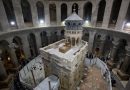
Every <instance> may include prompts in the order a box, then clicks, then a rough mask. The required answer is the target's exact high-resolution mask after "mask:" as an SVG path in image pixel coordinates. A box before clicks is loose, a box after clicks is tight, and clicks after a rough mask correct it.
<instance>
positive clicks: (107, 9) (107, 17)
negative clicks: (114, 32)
mask: <svg viewBox="0 0 130 90" xmlns="http://www.w3.org/2000/svg"><path fill="white" fill-rule="evenodd" d="M113 1H114V0H106V7H105V12H104V17H103V23H102V27H103V28H108V25H109V20H110V15H111V10H112V5H113Z"/></svg>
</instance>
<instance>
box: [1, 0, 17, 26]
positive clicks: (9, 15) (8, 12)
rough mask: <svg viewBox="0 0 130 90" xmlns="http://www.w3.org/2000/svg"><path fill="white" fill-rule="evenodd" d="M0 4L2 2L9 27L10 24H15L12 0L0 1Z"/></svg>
mask: <svg viewBox="0 0 130 90" xmlns="http://www.w3.org/2000/svg"><path fill="white" fill-rule="evenodd" d="M2 2H3V5H4V8H5V12H6V15H7V19H8V22H9V23H10V25H11V22H15V23H16V18H15V14H14V8H13V4H12V0H2ZM15 26H16V25H15Z"/></svg>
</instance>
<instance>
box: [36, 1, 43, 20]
mask: <svg viewBox="0 0 130 90" xmlns="http://www.w3.org/2000/svg"><path fill="white" fill-rule="evenodd" d="M36 6H37V13H38V19H39V20H44V18H45V17H44V5H43V3H42V2H40V1H38V2H37V3H36Z"/></svg>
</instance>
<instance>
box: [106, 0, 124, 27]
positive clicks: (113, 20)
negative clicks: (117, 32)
mask: <svg viewBox="0 0 130 90" xmlns="http://www.w3.org/2000/svg"><path fill="white" fill-rule="evenodd" d="M121 3H122V0H114V2H113V5H112V11H111V15H110V20H109V26H108V27H109V28H115V25H116V22H117V18H118V14H119V11H120V6H121Z"/></svg>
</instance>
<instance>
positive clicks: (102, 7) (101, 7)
mask: <svg viewBox="0 0 130 90" xmlns="http://www.w3.org/2000/svg"><path fill="white" fill-rule="evenodd" d="M105 7H106V1H105V0H101V1H100V3H99V8H98V15H97V26H101V24H102V21H103V17H104V11H105Z"/></svg>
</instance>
